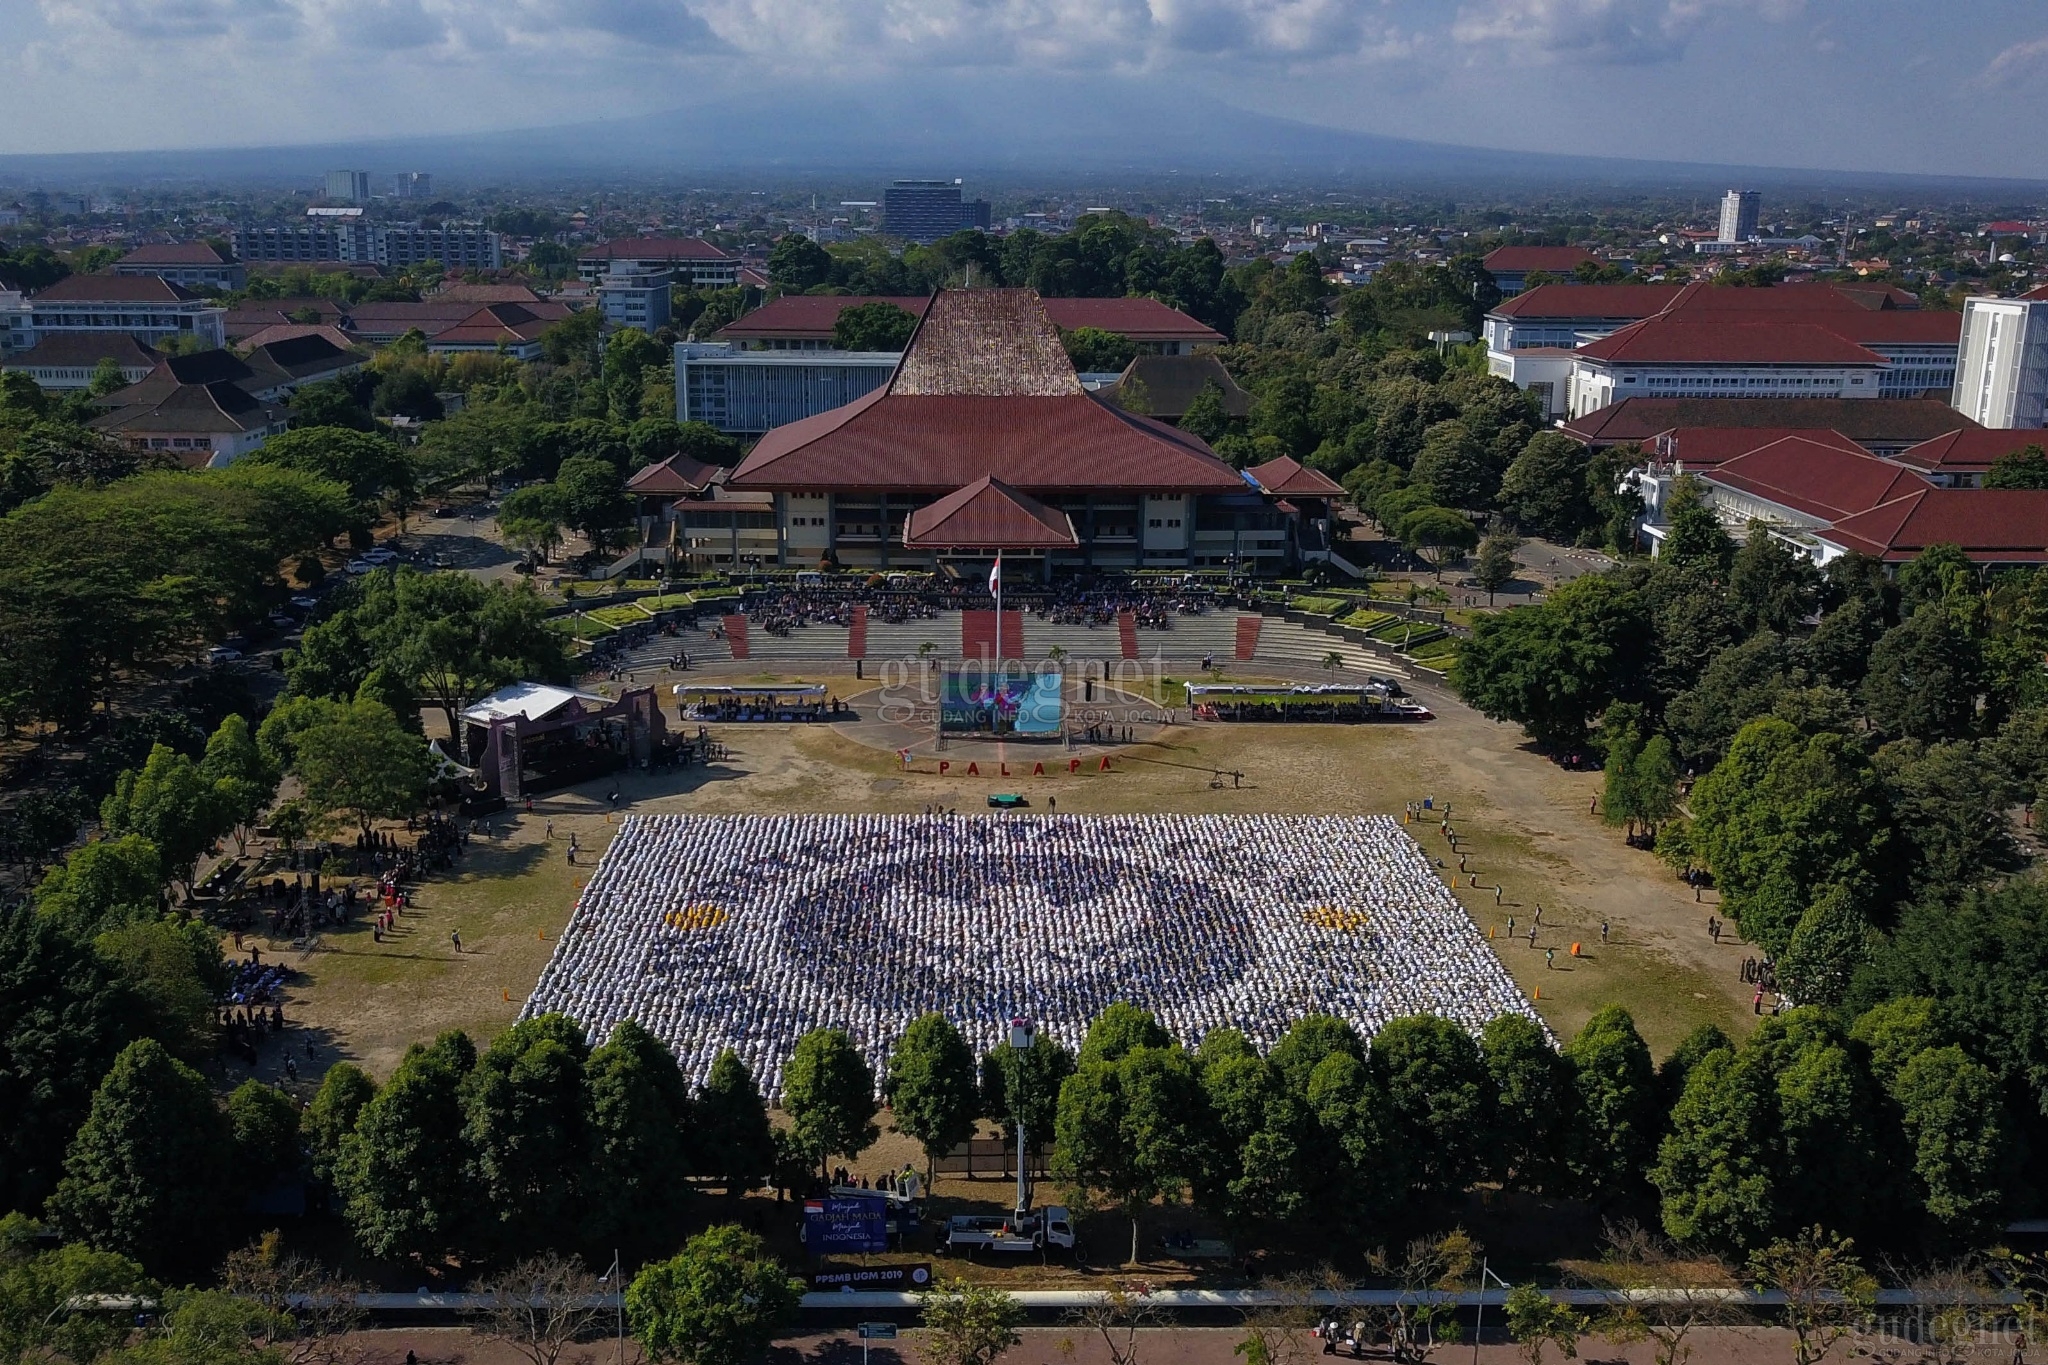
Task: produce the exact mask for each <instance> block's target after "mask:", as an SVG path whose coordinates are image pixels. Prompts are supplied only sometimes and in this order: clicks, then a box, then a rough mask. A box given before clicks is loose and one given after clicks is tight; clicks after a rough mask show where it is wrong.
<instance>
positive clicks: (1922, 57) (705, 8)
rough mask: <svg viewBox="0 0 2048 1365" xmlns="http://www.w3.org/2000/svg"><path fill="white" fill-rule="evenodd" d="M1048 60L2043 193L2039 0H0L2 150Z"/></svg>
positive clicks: (548, 112)
mask: <svg viewBox="0 0 2048 1365" xmlns="http://www.w3.org/2000/svg"><path fill="white" fill-rule="evenodd" d="M1055 78H1056V81H1057V85H1058V88H1060V89H1061V90H1063V91H1072V90H1074V89H1076V88H1079V89H1081V90H1084V91H1085V90H1089V89H1098V90H1100V91H1102V92H1103V93H1104V94H1105V95H1106V96H1107V95H1112V94H1114V93H1116V92H1118V91H1120V90H1129V91H1144V92H1147V93H1148V95H1149V96H1150V97H1151V98H1152V99H1153V100H1154V101H1155V102H1156V101H1157V100H1158V98H1159V97H1160V96H1162V95H1164V96H1167V97H1171V96H1172V95H1173V94H1174V93H1176V92H1183V91H1187V92H1196V93H1199V94H1200V95H1202V96H1204V97H1206V98H1207V99H1211V100H1215V101H1220V102H1222V103H1225V104H1228V105H1232V106H1235V107H1239V108H1243V109H1249V110H1255V111H1258V112H1261V113H1266V114H1274V115H1280V116H1284V117H1289V118H1295V119H1300V120H1304V121H1307V122H1311V123H1317V124H1324V125H1328V126H1332V127H1339V128H1346V129H1351V130H1355V131H1359V132H1368V133H1379V134H1384V135H1388V136H1395V137H1409V138H1422V139H1427V140H1431V141H1440V142H1453V143H1460V144H1465V145H1470V146H1479V147H1497V148H1506V149H1511V150H1526V151H1540V152H1556V153H1564V154H1572V155H1590V156H1624V157H1638V158H1648V159H1653V160H1660V161H1710V162H1723V163H1734V164H1745V165H1756V166H1788V167H1811V168H1818V169H1830V170H1871V171H1894V172H1904V173H1925V174H1944V175H1953V174H1960V175H1985V176H2011V177H2020V178H2042V179H2048V137H2044V136H2043V135H2042V133H2043V130H2044V129H2048V4H2044V3H2043V0H1934V2H1933V3H1929V2H1928V0H1916V2H1915V3H1906V2H1905V0H0V153H35V152H80V151H129V150H143V149H152V148H172V147H187V148H189V147H223V146H258V145H264V146H276V145H282V144H298V143H318V142H331V141H343V140H350V139H363V138H385V137H392V136H404V135H408V134H419V133H451V132H472V131H484V130H495V129H510V128H526V127H536V126H542V125H550V124H563V123H576V122H583V121H586V120H591V119H596V118H604V117H615V116H631V115H636V114H643V113H652V112H655V111H659V110H664V109H669V108H675V107H680V106H689V105H694V104H700V103H712V102H716V103H726V102H730V101H742V102H748V101H751V102H760V103H764V104H772V103H774V101H775V100H776V99H777V96H778V92H783V93H787V92H795V91H802V92H806V93H812V94H814V93H815V92H816V91H818V90H820V89H833V90H839V89H843V90H845V91H847V92H849V94H850V95H851V96H853V97H855V98H857V96H858V92H859V91H861V90H863V89H881V88H888V89H892V90H896V91H898V92H900V91H902V90H903V89H905V88H906V85H907V86H909V88H912V89H914V88H915V87H916V83H917V82H919V81H922V80H934V81H940V80H942V81H945V82H947V83H949V84H952V85H954V86H956V87H957V86H958V85H959V84H960V83H962V82H965V83H967V84H968V85H969V86H970V87H972V86H973V85H974V84H975V83H982V82H985V83H986V84H987V88H988V89H990V90H997V89H1001V90H1006V91H1009V92H1012V94H1013V95H1018V96H1021V97H1023V98H1025V99H1027V100H1028V96H1029V91H1030V89H1031V87H1032V83H1033V82H1034V81H1040V80H1045V81H1048V82H1049V83H1051V82H1052V81H1053V80H1054V79H1055Z"/></svg>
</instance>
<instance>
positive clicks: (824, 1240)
mask: <svg viewBox="0 0 2048 1365" xmlns="http://www.w3.org/2000/svg"><path fill="white" fill-rule="evenodd" d="M888 1216H889V1205H888V1201H886V1200H883V1199H843V1198H830V1199H807V1200H805V1201H804V1248H805V1250H807V1251H809V1252H810V1253H811V1255H813V1256H826V1255H831V1254H834V1253H861V1252H870V1251H887V1250H888V1249H889V1231H888Z"/></svg>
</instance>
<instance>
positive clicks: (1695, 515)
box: [1657, 478, 1735, 579]
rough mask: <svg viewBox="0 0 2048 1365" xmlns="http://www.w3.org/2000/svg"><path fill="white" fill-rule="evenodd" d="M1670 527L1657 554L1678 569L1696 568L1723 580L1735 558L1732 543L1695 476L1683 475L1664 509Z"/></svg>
mask: <svg viewBox="0 0 2048 1365" xmlns="http://www.w3.org/2000/svg"><path fill="white" fill-rule="evenodd" d="M1664 517H1665V523H1666V525H1667V527H1668V528H1669V530H1668V532H1667V534H1666V535H1665V537H1664V544H1663V547H1662V548H1661V549H1660V550H1659V551H1658V553H1657V557H1658V558H1659V559H1661V560H1664V561H1665V562H1666V563H1670V564H1674V565H1677V566H1678V567H1680V568H1696V569H1700V570H1702V571H1704V572H1706V573H1708V574H1711V575H1713V576H1714V577H1715V578H1717V579H1725V578H1726V576H1727V573H1728V568H1729V565H1730V564H1731V563H1732V562H1733V560H1734V558H1735V542H1734V541H1732V540H1730V539H1729V538H1728V532H1727V531H1725V530H1723V529H1722V527H1721V519H1720V518H1719V517H1717V516H1715V515H1714V509H1713V508H1712V507H1711V506H1709V505H1708V503H1707V500H1706V492H1705V490H1704V489H1703V488H1702V487H1701V486H1700V483H1699V481H1698V480H1697V479H1693V478H1684V479H1680V480H1679V481H1678V487H1677V488H1676V490H1674V491H1673V493H1672V495H1671V501H1670V502H1669V503H1668V504H1667V505H1666V507H1665V509H1664Z"/></svg>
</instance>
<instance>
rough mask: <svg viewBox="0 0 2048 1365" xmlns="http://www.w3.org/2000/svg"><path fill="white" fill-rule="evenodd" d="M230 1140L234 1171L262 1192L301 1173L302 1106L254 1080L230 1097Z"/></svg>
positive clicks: (281, 1092) (241, 1086) (285, 1095)
mask: <svg viewBox="0 0 2048 1365" xmlns="http://www.w3.org/2000/svg"><path fill="white" fill-rule="evenodd" d="M227 1118H228V1137H229V1140H230V1142H231V1143H232V1148H231V1150H232V1151H233V1153H234V1161H235V1171H236V1174H237V1176H238V1177H240V1178H242V1179H244V1180H247V1181H248V1182H249V1184H250V1186H251V1187H252V1188H254V1189H256V1190H259V1191H260V1190H261V1189H262V1188H263V1187H264V1186H265V1185H267V1184H269V1182H271V1181H272V1180H275V1179H276V1178H277V1177H279V1176H282V1175H292V1174H295V1173H296V1172H297V1171H298V1169H299V1106H298V1104H297V1102H296V1101H294V1100H293V1099H292V1097H291V1096H289V1095H287V1094H285V1093H284V1092H283V1091H282V1090H278V1089H276V1088H274V1087H272V1086H268V1085H265V1084H263V1082H261V1081H259V1080H256V1079H254V1078H251V1079H249V1080H246V1081H243V1082H242V1083H241V1084H240V1085H238V1086H236V1087H235V1088H234V1090H233V1092H232V1093H230V1094H229V1095H228V1104H227Z"/></svg>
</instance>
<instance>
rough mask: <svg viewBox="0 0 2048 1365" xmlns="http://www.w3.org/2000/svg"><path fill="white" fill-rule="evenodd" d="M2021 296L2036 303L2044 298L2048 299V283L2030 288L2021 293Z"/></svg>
mask: <svg viewBox="0 0 2048 1365" xmlns="http://www.w3.org/2000/svg"><path fill="white" fill-rule="evenodd" d="M2020 297H2021V298H2023V299H2026V300H2028V301H2030V302H2036V303H2038V302H2040V301H2042V300H2044V299H2048V284H2044V285H2039V286H2037V287H2035V288H2033V289H2029V290H2028V291H2027V292H2026V293H2024V294H2022V295H2020Z"/></svg>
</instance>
